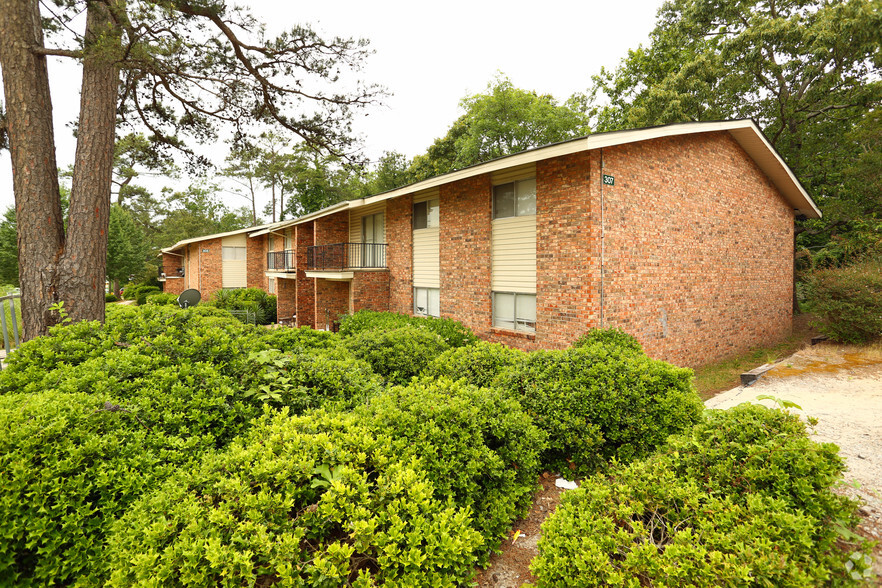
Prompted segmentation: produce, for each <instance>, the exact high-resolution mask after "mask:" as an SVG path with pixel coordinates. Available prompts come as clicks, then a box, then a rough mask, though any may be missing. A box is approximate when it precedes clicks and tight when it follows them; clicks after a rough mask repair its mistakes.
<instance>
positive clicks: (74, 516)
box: [0, 391, 205, 586]
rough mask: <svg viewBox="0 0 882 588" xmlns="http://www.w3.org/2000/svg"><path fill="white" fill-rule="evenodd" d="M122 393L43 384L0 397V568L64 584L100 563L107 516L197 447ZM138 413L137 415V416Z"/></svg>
mask: <svg viewBox="0 0 882 588" xmlns="http://www.w3.org/2000/svg"><path fill="white" fill-rule="evenodd" d="M131 406H132V403H127V404H126V405H124V406H123V407H120V406H118V405H115V404H113V403H111V402H108V401H107V400H106V396H104V395H95V394H82V393H80V394H69V393H64V392H55V391H48V392H42V393H39V394H12V395H7V396H3V397H0V536H2V537H3V540H2V541H0V578H3V579H4V582H9V584H10V585H15V586H28V585H66V584H72V583H73V582H74V581H78V582H83V583H84V584H86V583H89V579H91V578H96V577H100V576H101V575H102V574H103V573H104V567H103V566H104V561H105V556H106V553H105V551H104V538H105V536H106V534H107V532H108V529H109V527H110V524H111V523H112V521H113V520H114V519H115V518H116V517H118V516H119V515H121V514H122V513H123V512H124V511H125V510H126V509H127V508H128V507H129V506H130V504H131V503H132V502H133V501H134V499H135V498H136V497H138V496H139V495H140V494H141V493H142V492H144V491H145V490H146V489H149V488H150V487H151V486H152V485H153V483H154V482H155V481H157V480H159V479H162V478H164V477H166V476H168V475H169V474H170V473H171V471H173V470H174V469H175V468H176V467H177V466H179V465H181V464H184V463H186V462H187V461H188V460H190V459H192V457H194V456H198V455H199V453H200V452H201V451H202V450H204V449H205V443H204V441H205V439H204V438H203V437H202V436H197V437H195V438H194V437H191V436H188V435H185V436H176V435H173V434H169V433H167V432H166V429H165V428H164V427H162V425H161V424H160V423H157V420H158V419H157V418H156V415H155V414H151V415H149V416H148V415H145V414H144V413H142V412H141V411H139V410H138V409H137V408H134V409H130V408H129V407H131ZM142 420H143V422H141V421H142Z"/></svg>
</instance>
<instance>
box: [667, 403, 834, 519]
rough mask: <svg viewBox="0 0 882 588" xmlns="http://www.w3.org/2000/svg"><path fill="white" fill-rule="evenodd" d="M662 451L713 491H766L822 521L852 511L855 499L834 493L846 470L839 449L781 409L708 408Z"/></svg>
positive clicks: (745, 493) (739, 494)
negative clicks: (813, 438)
mask: <svg viewBox="0 0 882 588" xmlns="http://www.w3.org/2000/svg"><path fill="white" fill-rule="evenodd" d="M662 451H664V452H666V453H674V454H676V456H677V459H676V460H675V461H674V464H673V468H674V470H675V471H676V472H677V473H678V474H679V475H681V476H688V477H691V478H693V479H696V480H700V481H701V483H702V486H703V489H704V490H706V491H707V492H710V493H715V494H719V493H723V494H729V495H732V496H736V497H742V498H743V497H745V496H748V495H751V494H764V495H768V496H771V497H773V498H777V499H781V500H783V501H785V502H786V503H787V504H788V506H789V507H790V508H792V509H793V510H799V511H802V512H805V513H808V514H810V515H812V516H813V517H815V518H816V519H819V520H826V519H839V518H843V517H845V516H846V514H845V513H847V512H849V511H850V510H851V503H850V501H848V500H847V499H846V498H844V497H841V496H838V495H836V494H834V493H832V492H830V491H829V489H830V488H831V487H832V486H833V485H834V484H835V483H836V482H837V480H839V478H840V476H841V474H842V472H843V471H844V470H845V465H844V464H843V462H842V459H841V458H840V457H839V454H838V451H839V450H838V448H837V447H836V446H835V445H834V444H832V443H823V444H819V443H814V442H813V441H811V440H810V439H809V438H808V436H807V434H806V429H805V425H804V424H803V423H802V421H801V420H800V419H799V417H797V416H795V415H792V414H788V413H786V412H783V411H780V410H772V409H769V408H765V407H763V406H758V405H753V404H741V405H739V406H736V407H734V408H731V409H729V410H725V411H722V410H712V411H708V412H707V414H706V416H705V419H704V420H703V421H702V422H701V423H699V424H697V425H695V427H693V428H692V430H691V431H689V432H688V433H685V434H682V435H676V436H672V437H671V438H670V439H668V442H667V444H666V445H665V446H664V447H663V448H662Z"/></svg>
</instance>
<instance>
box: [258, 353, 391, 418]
mask: <svg viewBox="0 0 882 588" xmlns="http://www.w3.org/2000/svg"><path fill="white" fill-rule="evenodd" d="M248 360H249V362H250V364H251V369H249V370H248V373H247V374H246V375H245V376H244V377H243V378H242V387H243V390H244V394H245V395H246V396H248V397H250V398H255V399H257V400H262V401H265V402H268V403H270V404H272V405H285V406H288V407H290V408H291V410H292V412H294V413H297V414H299V413H301V412H303V411H305V410H307V409H310V408H317V407H319V406H325V405H333V406H335V407H336V408H338V409H345V408H350V407H352V406H354V405H356V404H361V403H362V402H364V401H365V400H366V399H367V398H370V397H371V396H373V395H375V394H376V393H377V392H379V391H380V390H381V389H382V379H381V378H380V377H379V376H377V375H376V374H375V373H374V372H373V370H371V366H370V365H369V364H368V363H367V362H365V361H362V360H359V359H355V358H354V357H352V356H349V355H348V354H345V355H341V354H339V353H336V352H335V351H334V350H330V351H314V350H313V351H306V352H300V353H282V352H281V351H279V350H277V349H268V350H264V351H256V352H252V353H251V354H250V355H249V356H248Z"/></svg>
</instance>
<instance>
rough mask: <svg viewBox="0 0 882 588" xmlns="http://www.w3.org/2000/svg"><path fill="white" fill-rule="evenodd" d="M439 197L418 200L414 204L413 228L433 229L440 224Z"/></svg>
mask: <svg viewBox="0 0 882 588" xmlns="http://www.w3.org/2000/svg"><path fill="white" fill-rule="evenodd" d="M438 208H439V207H438V199H437V198H433V199H431V200H425V201H423V202H416V203H415V204H414V205H413V230H415V231H416V230H419V229H431V228H432V227H437V226H438V220H439V215H438Z"/></svg>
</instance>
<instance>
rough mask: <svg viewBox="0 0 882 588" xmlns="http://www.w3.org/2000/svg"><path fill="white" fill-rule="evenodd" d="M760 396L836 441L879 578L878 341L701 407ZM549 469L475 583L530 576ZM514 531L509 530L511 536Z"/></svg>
mask: <svg viewBox="0 0 882 588" xmlns="http://www.w3.org/2000/svg"><path fill="white" fill-rule="evenodd" d="M762 395H768V396H773V397H775V398H778V399H781V400H789V401H791V402H794V403H796V404H797V405H799V406H800V407H801V409H799V410H797V409H791V410H793V411H794V412H796V413H798V414H803V415H806V416H813V417H816V418H817V419H818V421H819V422H818V424H817V426H816V427H815V428H814V431H813V433H812V436H813V438H814V439H816V440H817V441H819V442H832V443H836V444H837V445H838V446H839V448H840V454H841V455H842V456H843V458H844V459H845V461H846V464H847V465H848V471H847V472H846V473H845V483H843V484H842V485H841V486H840V487H838V488H837V489H836V491H838V492H842V493H843V494H847V495H849V496H851V497H852V498H856V499H858V500H859V501H861V502H862V504H863V506H862V507H861V510H860V514H861V516H862V517H863V522H862V523H861V525H860V527H859V528H858V532H859V533H860V534H861V535H863V536H865V537H867V538H868V539H871V540H874V541H878V542H879V543H880V544H879V545H877V546H876V549H875V551H874V558H875V561H874V571H875V572H876V574H877V579H876V581H877V583H879V584H880V585H882V581H880V578H882V347H879V348H873V349H869V350H868V349H865V348H864V349H857V348H850V347H843V346H836V345H829V344H820V345H817V346H814V347H807V348H805V349H803V350H801V351H798V352H797V353H796V354H794V355H793V356H791V357H789V358H787V359H785V360H783V361H781V362H778V363H777V364H776V365H775V367H773V368H772V369H771V370H770V371H768V372H766V374H765V375H764V376H763V377H762V378H761V379H760V380H759V381H757V382H755V383H754V384H753V385H752V386H750V387H747V388H745V387H738V388H734V389H732V390H728V391H725V392H721V393H720V394H718V395H716V396H714V397H713V398H710V399H708V400H707V401H706V402H705V405H706V406H707V407H708V408H731V407H732V406H735V405H737V404H741V403H742V402H758V403H761V404H765V405H767V406H775V403H774V401H770V400H757V399H756V397H757V396H762ZM557 477H558V476H557V475H556V474H551V473H548V472H546V473H545V474H543V475H542V477H541V478H540V479H539V482H540V484H541V486H542V488H541V490H540V491H539V492H538V493H537V495H536V499H535V500H534V502H533V506H532V508H531V509H530V512H529V514H528V515H527V516H526V517H525V518H524V519H523V520H520V521H517V522H516V523H515V525H514V527H513V530H512V536H511V538H510V539H509V540H507V541H505V542H504V543H503V545H502V552H501V553H500V554H497V555H494V556H493V557H492V558H491V560H490V566H489V567H488V568H487V569H486V570H483V571H481V572H480V573H479V574H478V577H477V578H476V582H477V584H476V585H477V586H478V588H517V587H519V586H522V585H523V584H525V583H533V582H535V578H534V577H533V576H532V575H531V574H530V567H529V566H530V561H531V560H532V559H533V557H535V556H536V555H537V554H538V548H537V544H538V541H539V536H540V525H541V524H542V522H543V521H544V520H545V519H546V517H548V515H549V514H551V513H552V512H554V510H555V509H556V508H557V505H558V504H559V502H560V496H561V494H562V492H563V491H562V490H561V489H560V488H557V487H556V486H555V483H554V482H555V480H556V479H557ZM515 531H519V533H517V537H516V538H515Z"/></svg>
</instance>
